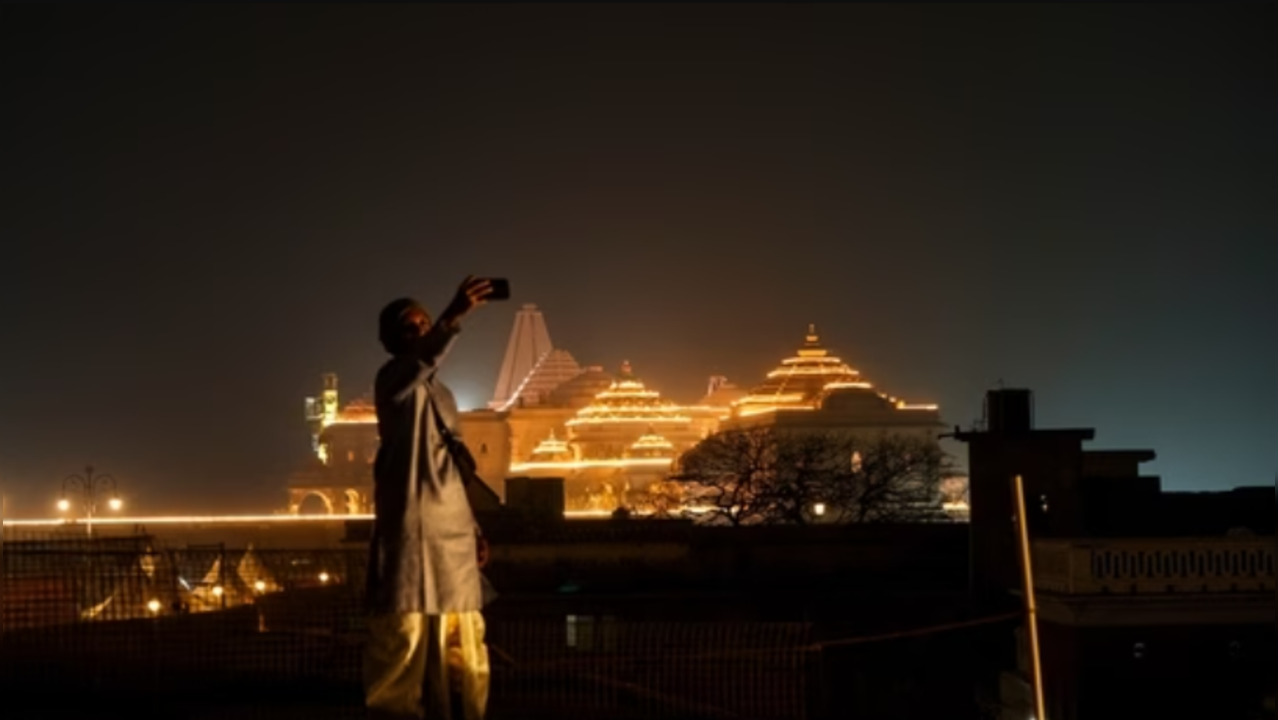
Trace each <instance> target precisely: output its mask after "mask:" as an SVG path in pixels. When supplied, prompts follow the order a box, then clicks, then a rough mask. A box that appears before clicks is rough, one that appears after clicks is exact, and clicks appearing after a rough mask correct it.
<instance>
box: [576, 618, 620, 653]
mask: <svg viewBox="0 0 1278 720" xmlns="http://www.w3.org/2000/svg"><path fill="white" fill-rule="evenodd" d="M566 619H567V623H566V625H565V631H566V632H565V637H564V641H565V644H566V645H567V646H568V647H569V648H571V649H573V650H581V651H583V652H591V651H595V652H598V651H604V652H610V651H614V650H616V649H617V625H616V620H617V619H616V618H615V617H612V616H610V615H605V616H603V617H595V616H594V615H569V616H568V617H567V618H566Z"/></svg>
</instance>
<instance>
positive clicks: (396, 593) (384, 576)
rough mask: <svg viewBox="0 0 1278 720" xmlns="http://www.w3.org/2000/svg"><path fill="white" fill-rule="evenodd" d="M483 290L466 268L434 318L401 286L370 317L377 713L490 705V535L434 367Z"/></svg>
mask: <svg viewBox="0 0 1278 720" xmlns="http://www.w3.org/2000/svg"><path fill="white" fill-rule="evenodd" d="M491 294H492V287H491V284H490V282H489V281H488V280H484V279H475V278H467V279H466V280H465V281H464V282H463V283H462V285H461V287H460V288H459V289H458V290H457V294H456V295H455V296H454V298H453V300H452V302H451V303H450V304H449V305H448V307H447V308H446V309H445V310H444V312H443V313H442V314H441V315H440V316H439V319H438V321H436V322H434V323H432V322H431V317H430V314H429V313H428V312H427V311H426V309H425V308H424V307H422V306H421V305H420V304H418V303H417V302H416V301H414V300H412V299H409V298H402V299H399V300H395V301H394V302H391V303H390V304H389V305H387V306H386V307H385V308H384V309H383V310H382V312H381V316H380V318H379V333H378V334H379V338H380V340H381V343H382V346H383V347H385V348H386V351H387V352H388V353H390V355H391V359H390V360H388V361H386V363H385V364H384V365H383V366H382V368H381V369H380V370H379V371H378V373H377V380H376V384H375V390H374V395H375V402H376V406H377V429H378V433H379V435H380V437H381V446H380V448H379V449H378V452H377V459H376V462H375V464H374V466H373V481H374V489H373V501H374V506H375V512H376V520H375V521H374V524H373V537H372V544H371V547H370V553H369V566H368V603H369V612H370V618H369V641H368V646H367V649H366V652H365V658H364V689H365V702H366V704H367V706H368V708H369V712H370V717H371V718H374V719H376V720H383V719H384V720H391V719H392V718H394V719H396V720H398V719H400V718H405V719H406V718H424V717H430V718H441V719H442V718H453V717H457V716H458V714H460V716H461V717H464V718H465V720H482V718H483V716H484V713H485V711H486V709H487V702H488V683H489V666H488V653H487V649H486V648H485V646H484V620H483V616H482V615H481V614H480V609H481V607H482V606H483V589H482V584H481V579H480V573H479V569H480V566H481V564H482V563H483V562H484V561H486V557H487V545H486V543H485V542H484V540H483V537H482V535H481V534H480V533H479V528H478V525H477V524H476V523H475V517H474V514H473V513H472V511H471V508H470V503H469V502H468V500H467V498H466V489H465V483H466V478H465V474H464V473H463V472H462V465H461V463H459V462H458V459H457V455H458V453H457V452H456V450H455V449H454V445H455V443H459V442H460V436H459V435H458V433H457V414H458V413H457V403H456V401H455V400H454V398H453V394H452V392H451V391H450V390H449V389H448V388H447V387H446V386H445V385H444V384H443V383H442V382H440V381H439V380H438V379H437V378H436V373H437V371H438V370H439V366H440V364H441V363H442V362H443V360H444V357H445V356H446V355H447V353H448V350H449V348H451V347H452V345H453V342H454V341H455V340H456V338H457V335H458V333H459V332H460V329H461V325H460V321H461V319H462V318H463V317H465V316H466V315H467V314H468V313H470V312H471V311H472V310H474V309H475V308H477V307H479V306H480V305H483V304H484V303H485V302H486V301H487V300H488V298H489V296H490V295H491ZM459 710H460V713H458V711H459Z"/></svg>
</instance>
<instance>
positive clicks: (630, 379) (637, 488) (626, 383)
mask: <svg viewBox="0 0 1278 720" xmlns="http://www.w3.org/2000/svg"><path fill="white" fill-rule="evenodd" d="M727 412H728V408H726V407H714V406H708V405H707V406H683V405H679V404H677V403H674V402H672V401H670V400H667V399H664V398H662V397H661V393H660V392H658V391H656V390H653V389H651V388H649V387H647V386H646V385H645V384H644V382H643V381H642V380H641V379H639V377H638V376H636V375H635V374H634V371H633V369H632V368H631V367H630V363H629V362H624V363H622V365H621V369H620V371H619V372H618V373H617V375H616V377H615V379H613V380H612V382H611V383H609V385H608V387H607V388H605V389H603V390H601V391H599V392H598V393H596V394H595V396H594V397H593V398H592V399H591V401H590V402H589V403H588V404H586V405H585V406H583V407H581V408H579V409H577V410H576V411H575V412H574V413H573V414H572V416H571V417H569V418H567V419H566V420H564V422H563V428H562V429H557V428H551V429H550V430H549V431H548V433H547V434H546V435H545V437H543V438H542V439H541V440H540V441H539V442H538V443H537V445H536V446H535V447H533V448H532V450H531V452H529V453H528V454H527V455H526V456H520V457H516V458H513V459H512V462H511V463H510V466H509V469H508V475H510V476H523V477H562V478H564V488H565V505H566V507H567V509H569V510H578V511H584V510H595V511H610V510H613V509H615V508H617V507H618V506H621V505H625V506H628V507H633V506H637V505H644V504H645V503H646V501H647V495H648V490H649V488H650V487H651V486H652V485H653V484H654V483H657V484H661V483H663V482H664V481H665V479H666V475H667V474H668V473H669V470H670V466H671V464H672V463H673V462H674V460H675V459H676V458H677V457H678V456H679V455H680V454H682V453H683V452H685V451H687V450H688V449H690V448H691V447H692V446H694V445H696V444H697V443H698V442H700V441H701V439H702V438H704V437H705V436H706V435H708V434H710V433H711V432H713V431H714V429H715V428H716V427H717V426H718V423H719V420H720V418H722V417H723V416H724V415H726V414H727Z"/></svg>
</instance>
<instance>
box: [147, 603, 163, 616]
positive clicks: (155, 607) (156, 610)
mask: <svg viewBox="0 0 1278 720" xmlns="http://www.w3.org/2000/svg"><path fill="white" fill-rule="evenodd" d="M146 609H147V610H150V611H151V614H152V615H158V614H160V601H159V600H151V601H150V602H148V603H147V604H146Z"/></svg>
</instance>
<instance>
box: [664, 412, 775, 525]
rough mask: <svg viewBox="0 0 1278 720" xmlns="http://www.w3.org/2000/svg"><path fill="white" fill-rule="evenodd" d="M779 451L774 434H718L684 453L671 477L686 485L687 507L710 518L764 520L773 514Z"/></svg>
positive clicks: (719, 520) (747, 521) (732, 521)
mask: <svg viewBox="0 0 1278 720" xmlns="http://www.w3.org/2000/svg"><path fill="white" fill-rule="evenodd" d="M775 452H776V443H774V442H772V435H771V433H770V432H767V431H762V430H755V429H751V430H732V431H726V432H718V433H715V434H713V435H710V436H709V437H707V438H706V439H704V440H702V441H701V442H700V443H698V444H697V445H696V446H695V447H693V448H692V449H691V450H689V451H688V452H686V453H684V454H683V456H682V457H681V458H679V463H678V468H677V469H676V470H675V472H674V473H673V474H672V475H671V478H670V479H671V480H674V481H676V482H679V483H683V484H684V487H685V489H686V491H685V493H684V498H685V500H686V502H687V507H689V509H690V510H691V511H693V512H697V513H704V519H705V520H706V521H707V522H710V523H726V524H728V525H733V526H739V525H748V524H753V523H759V522H764V521H766V520H767V519H768V518H769V517H770V516H771V515H772V514H773V511H772V508H771V507H770V505H771V503H772V501H773V500H772V496H771V494H770V493H769V483H770V482H771V476H772V473H773V468H774V467H775V459H774V454H775Z"/></svg>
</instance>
